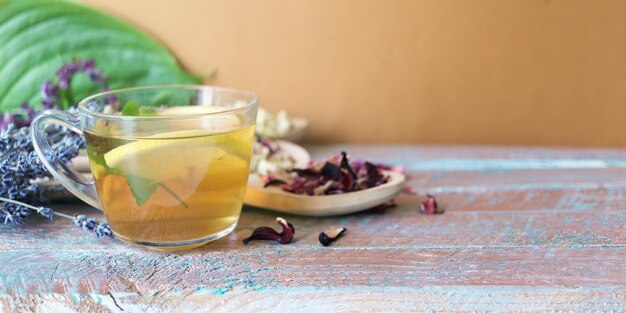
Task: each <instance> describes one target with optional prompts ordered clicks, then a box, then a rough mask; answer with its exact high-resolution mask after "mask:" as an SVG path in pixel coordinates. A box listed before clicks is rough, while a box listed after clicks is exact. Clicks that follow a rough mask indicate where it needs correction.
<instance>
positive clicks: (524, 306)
mask: <svg viewBox="0 0 626 313" xmlns="http://www.w3.org/2000/svg"><path fill="white" fill-rule="evenodd" d="M113 299H115V302H114V301H113ZM364 301H367V306H365V305H364ZM625 303H626V288H624V287H586V288H567V287H565V288H551V287H540V288H537V287H506V286H480V287H462V288H460V287H418V288H384V289H380V288H376V287H359V288H311V287H301V288H289V289H285V288H266V289H260V290H252V289H233V290H231V291H229V292H228V293H220V292H216V291H214V290H208V289H198V290H194V291H190V292H182V293H181V292H178V293H176V292H174V293H173V294H169V295H164V296H162V297H161V298H159V299H155V297H154V296H151V295H150V296H140V295H137V294H136V293H112V294H111V295H109V294H88V295H84V294H38V295H12V296H8V295H0V311H3V312H14V311H29V312H32V311H36V312H66V311H77V312H94V313H99V312H142V313H143V312H185V313H186V312H217V313H219V312H226V313H229V312H277V311H280V312H285V313H289V312H424V311H447V312H450V311H455V312H458V311H463V312H484V311H493V310H496V309H497V310H507V311H514V312H544V311H565V312H570V311H577V312H590V311H600V312H620V311H624V310H626V304H625ZM120 308H121V309H123V310H124V311H121V309H120Z"/></svg>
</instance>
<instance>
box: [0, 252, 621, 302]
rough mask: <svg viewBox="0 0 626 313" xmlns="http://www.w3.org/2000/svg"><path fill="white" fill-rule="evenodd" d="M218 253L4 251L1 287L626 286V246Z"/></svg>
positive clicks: (80, 290) (16, 290)
mask: <svg viewBox="0 0 626 313" xmlns="http://www.w3.org/2000/svg"><path fill="white" fill-rule="evenodd" d="M210 249H211V247H210V246H209V247H206V248H204V249H198V250H194V251H191V252H188V253H183V254H161V253H145V252H142V251H136V252H132V253H119V252H107V251H98V252H97V253H94V252H90V251H37V250H32V251H17V252H0V262H2V264H5V266H3V268H2V269H0V291H2V293H25V292H30V293H51V292H54V293H62V294H63V293H80V294H89V293H99V294H105V293H106V292H109V291H112V292H133V293H139V294H141V295H148V294H154V293H167V292H170V291H176V290H193V289H196V288H213V289H219V290H223V292H227V291H228V290H231V289H233V288H235V287H241V288H249V289H255V288H269V287H274V288H278V287H281V288H290V287H293V288H299V287H304V286H311V287H328V288H330V287H357V286H367V287H380V288H386V287H412V288H413V287H423V286H480V285H503V286H544V287H559V286H566V287H585V286H623V284H624V281H625V280H626V268H624V266H623V262H624V260H625V259H626V248H624V247H612V248H602V247H592V248H586V247H585V248H576V249H571V248H541V249H528V248H489V249H482V248H466V249H459V248H449V249H442V248H439V249H407V248H393V247H386V248H374V249H368V248H342V247H336V248H319V249H311V250H303V249H301V248H299V247H297V246H294V245H286V246H267V245H254V246H248V247H246V248H244V249H230V250H224V249H216V250H214V251H211V250H210Z"/></svg>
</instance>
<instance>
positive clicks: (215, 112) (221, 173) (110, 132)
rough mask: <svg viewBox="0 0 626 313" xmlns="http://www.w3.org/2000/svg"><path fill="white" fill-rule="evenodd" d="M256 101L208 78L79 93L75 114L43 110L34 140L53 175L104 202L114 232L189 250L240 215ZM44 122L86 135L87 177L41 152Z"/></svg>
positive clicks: (166, 247)
mask: <svg viewBox="0 0 626 313" xmlns="http://www.w3.org/2000/svg"><path fill="white" fill-rule="evenodd" d="M257 102H258V100H257V97H256V96H255V95H254V94H252V93H250V92H246V91H239V90H232V89H225V88H216V87H206V86H152V87H139V88H130V89H121V90H114V91H108V92H104V93H100V94H97V95H94V96H91V97H88V98H86V99H85V100H83V101H81V102H80V103H79V105H78V114H77V115H74V114H71V113H68V112H64V111H57V110H47V111H44V112H42V113H41V114H40V115H39V116H38V117H37V118H36V119H35V121H34V122H33V127H32V135H33V142H34V144H35V150H36V151H37V154H38V155H39V156H40V158H41V159H42V161H43V163H44V164H45V166H46V167H47V168H48V170H50V172H51V173H52V174H53V175H54V177H55V178H56V179H57V180H59V181H60V182H61V183H62V184H63V185H64V186H65V187H66V188H67V189H68V190H69V191H71V192H72V193H74V194H75V195H76V196H78V197H79V198H80V199H82V200H84V201H85V202H87V203H88V204H90V205H92V206H94V207H97V208H100V209H102V210H103V211H104V213H105V215H106V218H107V220H108V221H109V224H110V226H111V228H112V230H113V232H114V233H115V235H116V236H117V237H118V238H119V239H121V240H123V241H126V242H130V243H135V244H139V245H143V246H146V247H149V248H153V249H160V250H177V249H187V248H192V247H196V246H199V245H202V244H204V243H206V242H209V241H211V240H215V239H217V238H220V237H222V236H224V235H226V234H228V233H229V232H231V231H232V230H233V229H234V228H235V226H236V224H237V221H238V219H239V215H240V213H241V208H242V205H243V203H242V201H243V197H244V193H245V190H246V185H247V180H248V171H249V163H250V157H251V153H252V145H253V141H254V125H255V118H256V109H257ZM51 124H60V125H62V126H64V127H67V128H69V129H71V130H73V131H74V132H77V133H79V134H83V135H84V136H85V139H86V143H87V154H88V157H89V162H90V165H91V172H92V174H93V178H88V177H85V176H84V175H82V174H80V173H77V172H76V171H75V170H73V169H72V168H70V167H68V166H66V165H65V164H64V163H62V162H60V161H58V160H53V161H51V160H49V158H46V157H45V156H46V155H49V154H50V153H51V152H52V151H51V147H50V144H49V141H48V138H47V133H49V131H47V130H46V129H47V128H48V127H49V126H50V125H51Z"/></svg>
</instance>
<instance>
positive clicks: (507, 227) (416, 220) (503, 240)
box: [0, 197, 626, 253]
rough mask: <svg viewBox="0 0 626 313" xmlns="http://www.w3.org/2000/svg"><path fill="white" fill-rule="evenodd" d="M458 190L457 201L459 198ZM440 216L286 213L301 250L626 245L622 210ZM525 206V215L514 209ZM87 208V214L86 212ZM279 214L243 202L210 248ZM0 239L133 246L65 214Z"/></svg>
mask: <svg viewBox="0 0 626 313" xmlns="http://www.w3.org/2000/svg"><path fill="white" fill-rule="evenodd" d="M462 199H463V198H462V197H460V198H458V200H462ZM447 201H448V198H447V197H444V198H443V200H442V201H441V202H442V205H445V207H447V208H448V212H446V213H445V214H443V215H437V216H428V215H422V214H420V213H419V212H418V203H419V201H416V200H415V198H414V197H402V198H400V199H399V200H398V203H399V206H398V207H397V208H393V209H389V210H388V211H387V212H386V213H384V214H380V213H376V212H363V213H359V214H352V215H347V216H340V217H332V218H308V217H298V216H285V217H287V218H288V220H289V222H290V223H292V224H293V225H294V226H295V228H296V236H295V240H296V241H297V242H296V243H294V244H292V245H295V246H297V247H298V248H300V249H315V248H317V247H319V242H318V240H317V237H318V234H319V233H320V232H322V231H324V230H327V229H332V228H335V227H347V228H348V232H347V233H346V235H345V236H343V237H342V238H341V240H340V241H337V242H336V243H335V246H341V247H358V248H372V247H397V248H424V247H523V246H526V247H572V248H574V247H592V246H602V247H610V246H618V247H619V246H624V245H626V211H611V210H583V211H575V212H571V211H563V212H562V211H559V210H546V211H542V210H531V208H529V209H528V211H506V210H505V211H496V210H490V211H456V208H455V207H454V206H451V205H450V204H449V203H448V202H447ZM521 213H524V214H521ZM92 215H94V214H92ZM277 215H278V214H276V213H273V212H269V211H264V210H259V209H252V208H247V209H246V210H245V211H244V214H243V215H242V217H241V219H240V222H239V224H238V226H237V228H236V229H235V231H234V232H233V233H232V234H231V235H228V236H227V237H226V238H224V239H222V240H219V241H217V242H214V243H212V244H211V247H212V248H213V249H242V248H243V244H242V243H241V239H242V238H245V237H246V236H248V235H249V234H250V233H251V232H252V230H253V229H254V228H256V227H258V226H262V225H275V222H274V219H275V217H276V216H277ZM0 231H1V232H2V233H3V238H4V240H2V241H0V251H20V250H26V251H29V250H32V249H34V248H39V249H44V250H62V251H72V250H89V251H100V250H108V251H119V252H123V253H125V252H131V251H134V250H136V248H135V247H132V246H128V245H125V244H122V243H120V242H118V241H113V242H112V241H111V240H109V239H106V238H105V239H99V240H98V239H96V238H94V236H92V235H90V234H88V233H85V232H84V231H82V230H80V229H78V228H77V227H75V226H74V225H73V224H71V223H68V222H66V221H64V220H58V221H55V222H50V221H46V220H43V219H38V220H36V221H32V222H31V223H29V224H26V225H19V226H17V225H0Z"/></svg>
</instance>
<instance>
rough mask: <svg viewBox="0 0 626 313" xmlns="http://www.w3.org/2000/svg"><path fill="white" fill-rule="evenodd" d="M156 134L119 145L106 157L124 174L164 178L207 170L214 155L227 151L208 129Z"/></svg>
mask: <svg viewBox="0 0 626 313" xmlns="http://www.w3.org/2000/svg"><path fill="white" fill-rule="evenodd" d="M207 135H209V136H207ZM157 136H158V139H150V137H149V138H145V139H139V140H137V141H135V142H131V143H128V144H125V145H123V146H119V147H117V148H115V149H113V150H111V151H109V152H107V153H106V154H105V155H104V160H105V161H106V164H107V165H108V166H109V167H111V168H116V169H119V170H121V171H122V172H123V173H124V174H132V175H137V176H140V177H143V178H145V179H148V180H151V181H153V182H163V181H166V180H168V179H172V178H174V177H179V176H183V175H188V174H190V172H195V173H202V174H204V173H205V172H206V169H207V167H208V166H209V164H210V163H211V161H212V160H213V159H219V158H222V157H224V155H226V152H225V151H224V150H222V149H220V148H218V147H216V142H215V140H211V139H213V138H212V137H214V136H210V132H207V131H201V130H192V131H177V132H170V133H164V134H159V135H157ZM151 137H154V136H151ZM174 138H175V139H174Z"/></svg>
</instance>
